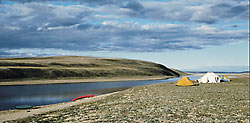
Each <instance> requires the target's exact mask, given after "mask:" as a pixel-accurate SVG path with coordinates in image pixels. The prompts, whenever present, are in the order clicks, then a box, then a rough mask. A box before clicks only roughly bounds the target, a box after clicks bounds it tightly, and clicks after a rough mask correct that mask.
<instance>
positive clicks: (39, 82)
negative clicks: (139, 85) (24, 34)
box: [0, 76, 173, 86]
mask: <svg viewBox="0 0 250 123" xmlns="http://www.w3.org/2000/svg"><path fill="white" fill-rule="evenodd" d="M169 78H173V76H132V77H113V78H106V77H99V78H87V79H63V80H58V79H57V80H27V81H10V82H0V86H15V85H42V84H73V83H87V82H117V81H142V80H163V79H169Z"/></svg>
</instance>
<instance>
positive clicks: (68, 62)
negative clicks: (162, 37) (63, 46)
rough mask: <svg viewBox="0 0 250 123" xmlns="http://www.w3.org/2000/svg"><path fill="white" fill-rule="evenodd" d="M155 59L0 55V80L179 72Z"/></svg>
mask: <svg viewBox="0 0 250 123" xmlns="http://www.w3.org/2000/svg"><path fill="white" fill-rule="evenodd" d="M179 75H180V74H179V72H177V71H174V70H171V69H169V68H167V67H165V66H163V65H161V64H156V63H152V62H146V61H140V60H129V59H115V58H95V57H81V56H58V57H25V58H0V81H15V80H38V79H79V78H83V79H84V78H97V77H107V78H112V77H130V76H179Z"/></svg>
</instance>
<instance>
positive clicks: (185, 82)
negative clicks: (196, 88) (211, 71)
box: [176, 77, 194, 86]
mask: <svg viewBox="0 0 250 123" xmlns="http://www.w3.org/2000/svg"><path fill="white" fill-rule="evenodd" d="M176 85H177V86H192V85H194V82H193V81H191V80H190V79H189V78H188V77H182V78H181V79H180V80H179V81H178V82H177V83H176Z"/></svg>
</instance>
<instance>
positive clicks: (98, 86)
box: [0, 76, 200, 110]
mask: <svg viewBox="0 0 250 123" xmlns="http://www.w3.org/2000/svg"><path fill="white" fill-rule="evenodd" d="M188 77H189V78H190V79H191V80H195V79H198V78H200V76H188ZM180 78H181V77H178V78H171V79H166V80H147V81H120V82H90V83H74V84H48V85H23V86H0V110H8V109H14V108H15V107H16V106H18V105H32V106H39V105H48V104H55V103H61V102H69V101H71V100H72V99H73V98H76V97H79V96H83V95H90V94H94V95H101V94H105V93H110V92H114V91H119V90H125V89H127V88H130V87H133V86H142V85H150V84H157V83H165V82H176V81H178V80H179V79H180Z"/></svg>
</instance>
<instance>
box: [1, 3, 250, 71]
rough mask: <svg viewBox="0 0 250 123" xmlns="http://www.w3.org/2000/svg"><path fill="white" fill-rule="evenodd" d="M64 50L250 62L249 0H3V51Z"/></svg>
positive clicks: (171, 60)
mask: <svg viewBox="0 0 250 123" xmlns="http://www.w3.org/2000/svg"><path fill="white" fill-rule="evenodd" d="M61 55H77V56H93V57H109V58H128V59H139V60H146V61H152V62H156V63H160V64H164V65H165V66H167V67H170V68H176V69H180V70H202V71H206V70H213V71H245V70H249V2H248V0H0V57H36V56H61Z"/></svg>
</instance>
